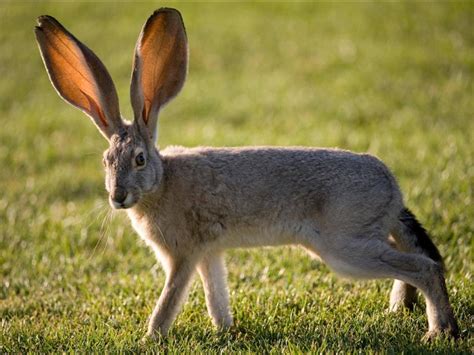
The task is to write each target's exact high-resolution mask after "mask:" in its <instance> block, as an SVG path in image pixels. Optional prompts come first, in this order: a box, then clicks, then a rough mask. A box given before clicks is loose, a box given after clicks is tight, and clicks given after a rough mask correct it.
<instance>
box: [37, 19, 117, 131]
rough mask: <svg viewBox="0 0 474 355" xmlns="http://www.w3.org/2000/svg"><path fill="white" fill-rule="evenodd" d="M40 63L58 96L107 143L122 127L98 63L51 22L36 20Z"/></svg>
mask: <svg viewBox="0 0 474 355" xmlns="http://www.w3.org/2000/svg"><path fill="white" fill-rule="evenodd" d="M35 34H36V40H37V42H38V45H39V49H40V52H41V56H42V58H43V62H44V64H45V66H46V70H47V72H48V75H49V78H50V80H51V83H52V84H53V86H54V88H55V89H56V91H57V92H58V94H59V95H60V96H61V97H62V98H63V99H64V100H66V101H67V102H69V103H70V104H72V105H73V106H76V107H77V108H79V109H80V110H82V111H83V112H84V113H86V114H87V115H88V116H90V117H91V118H92V120H93V122H94V123H95V124H96V125H97V127H98V128H99V130H100V131H101V133H102V134H103V135H104V136H105V137H106V138H107V139H110V137H111V136H112V134H114V133H118V132H119V130H120V129H121V128H122V127H123V122H122V119H121V117H120V109H119V102H118V96H117V91H116V90H115V86H114V83H113V81H112V78H111V77H110V74H109V73H108V71H107V69H106V68H105V66H104V64H102V62H101V61H100V59H99V58H98V57H97V56H96V55H95V54H94V52H92V51H91V50H90V49H89V48H87V47H86V46H85V45H84V44H83V43H81V42H80V41H79V40H77V39H76V38H75V37H74V36H73V35H72V34H71V33H70V32H69V31H68V30H66V29H65V28H64V27H63V26H62V25H61V24H60V23H59V22H58V21H57V20H56V19H55V18H53V17H51V16H40V17H39V18H38V26H36V28H35Z"/></svg>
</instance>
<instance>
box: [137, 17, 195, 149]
mask: <svg viewBox="0 0 474 355" xmlns="http://www.w3.org/2000/svg"><path fill="white" fill-rule="evenodd" d="M187 67H188V41H187V38H186V31H185V29H184V24H183V19H182V18H181V14H180V13H179V12H178V11H177V10H175V9H169V8H162V9H159V10H157V11H155V12H154V13H153V14H152V15H151V16H150V17H149V18H148V20H147V21H146V23H145V25H144V26H143V29H142V32H141V33H140V36H139V37H138V41H137V45H136V48H135V57H134V62H133V73H132V84H131V87H130V96H131V100H132V106H133V112H134V115H135V124H138V127H139V129H140V131H141V132H143V134H145V135H147V136H148V138H150V139H151V140H152V141H153V142H154V141H155V140H156V134H157V133H156V128H157V127H156V126H157V120H158V112H159V111H160V109H161V108H162V107H163V105H165V104H166V103H167V102H168V101H169V100H171V99H172V98H173V97H175V96H176V95H177V94H178V93H179V91H180V90H181V88H182V87H183V84H184V81H185V79H186V72H187Z"/></svg>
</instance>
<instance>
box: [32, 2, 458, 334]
mask: <svg viewBox="0 0 474 355" xmlns="http://www.w3.org/2000/svg"><path fill="white" fill-rule="evenodd" d="M178 14H179V13H178ZM163 16H171V17H166V19H167V21H162V22H159V21H161V20H163ZM180 21H181V17H180V16H178V15H177V11H176V10H171V9H166V10H159V11H157V12H155V13H154V14H153V15H152V17H150V19H149V20H148V21H147V24H146V26H145V27H144V29H143V31H142V33H141V35H140V37H139V43H138V44H137V51H136V58H135V62H136V63H139V65H137V64H136V65H135V69H134V75H133V77H134V84H133V85H132V94H131V97H132V98H133V100H134V101H135V103H134V108H135V121H134V123H132V124H130V123H127V122H125V121H123V122H122V124H120V125H115V126H116V127H118V128H117V129H116V132H115V133H113V134H112V135H106V137H107V138H108V139H109V142H110V147H109V149H108V150H107V151H106V152H105V153H104V163H105V166H106V188H107V190H108V191H109V193H110V202H111V205H112V207H114V208H125V209H126V212H127V214H128V216H129V218H130V220H131V222H132V225H133V227H134V229H135V230H136V231H137V232H138V234H139V235H140V236H141V237H142V238H143V239H144V240H145V241H146V242H147V243H148V244H149V245H150V246H151V247H152V248H153V250H154V251H155V253H156V255H157V258H158V259H159V261H160V262H161V264H162V265H163V268H164V270H165V272H166V282H165V285H164V288H163V291H162V293H161V296H160V298H159V300H158V302H157V304H156V307H155V309H154V311H153V314H152V316H151V319H150V323H149V327H148V335H149V336H155V335H156V334H158V333H159V334H166V333H167V331H168V329H169V328H170V326H171V325H172V323H173V321H174V319H175V317H176V315H177V314H178V312H179V310H180V307H181V304H182V303H183V302H184V300H185V298H186V295H187V289H188V286H189V284H190V281H191V279H192V277H193V274H194V272H195V270H197V271H198V273H199V275H200V277H201V279H202V282H203V286H204V290H205V296H206V304H207V307H208V310H209V314H210V315H211V317H212V319H213V322H214V324H215V325H216V326H217V327H219V328H226V327H229V326H231V325H232V315H231V313H230V307H229V294H228V290H227V282H226V269H225V264H224V259H223V253H224V251H225V250H226V249H228V248H239V247H257V246H276V245H300V246H302V247H303V248H305V249H306V250H307V251H308V252H310V253H311V254H312V255H313V256H318V257H319V258H320V259H322V260H323V261H324V262H325V263H327V264H328V265H329V267H330V268H331V269H333V270H334V271H336V272H337V273H339V274H341V275H345V276H349V277H356V278H392V279H396V280H398V281H395V284H394V288H393V290H392V294H391V302H390V303H391V305H390V308H391V309H392V310H396V309H398V308H399V306H402V305H409V304H411V302H412V301H413V299H414V295H415V287H416V288H418V289H419V290H420V291H421V292H422V293H423V295H424V297H425V298H426V301H427V313H428V322H429V332H428V334H427V336H426V337H427V338H431V337H433V336H436V335H437V334H439V333H442V332H447V333H449V334H451V335H456V333H457V325H456V321H455V318H454V316H453V312H452V309H451V306H450V304H449V300H448V295H447V291H446V286H445V283H444V276H443V270H442V268H441V266H440V265H439V264H438V263H436V262H435V261H433V260H431V259H429V258H428V257H426V256H425V255H423V251H422V250H419V249H417V248H414V247H412V246H413V245H415V244H416V243H411V242H410V238H414V236H413V235H411V234H409V233H408V232H407V231H406V228H404V226H403V225H401V224H400V223H401V222H400V220H399V215H400V211H402V210H403V209H404V204H403V200H402V194H401V192H400V190H399V188H398V185H397V183H396V181H395V178H394V177H393V176H392V174H391V173H390V171H389V170H388V168H387V167H386V166H385V165H384V164H383V163H382V162H381V161H380V160H379V159H377V158H375V157H373V156H371V155H368V154H355V153H351V152H348V151H344V150H337V149H332V150H331V149H313V148H302V147H294V148H278V147H246V148H208V147H198V148H191V149H188V148H183V147H170V148H167V149H165V150H163V151H161V152H160V151H158V149H157V148H156V147H155V145H154V137H155V130H156V118H154V117H151V116H150V117H148V116H147V115H148V114H150V115H152V116H153V115H155V114H157V112H158V111H159V109H160V108H161V106H162V104H164V103H165V102H167V101H168V100H169V99H170V98H172V97H173V96H174V95H176V93H177V91H179V89H180V88H181V86H182V84H183V82H184V78H185V72H183V70H184V71H185V70H186V67H185V65H183V63H186V61H187V50H185V48H187V43H186V39H185V36H184V39H183V34H184V27H182V28H181V29H180V26H183V25H182V22H180ZM160 23H163V24H164V25H163V26H162V27H160V26H161V25H160ZM170 23H171V24H172V25H168V24H170ZM166 26H171V27H169V28H168V27H166ZM150 28H158V29H159V31H158V32H159V33H160V35H163V36H165V37H166V36H170V33H179V36H180V37H179V38H181V39H179V38H178V39H176V41H178V43H177V44H174V45H173V46H169V47H168V50H167V52H166V54H160V53H161V52H157V53H156V54H153V53H152V52H147V53H146V55H144V56H143V57H142V53H141V48H142V47H141V46H140V43H141V42H140V41H142V39H143V38H147V39H148V40H150V41H152V42H151V43H153V37H152V36H153V35H154V34H153V33H148V32H147V31H151V30H150ZM170 28H172V30H170ZM176 31H177V32H176ZM166 40H167V41H168V42H169V43H174V42H173V38H168V37H167V38H166ZM158 42H159V41H158ZM168 42H166V43H168ZM43 45H44V44H43ZM147 45H148V44H147ZM82 46H83V45H82V44H81V46H80V48H83V47H82ZM84 47H85V46H84ZM158 47H159V46H158ZM40 48H41V49H42V47H41V46H40ZM86 48H87V47H86ZM143 48H144V50H145V49H146V48H147V46H144V47H143ZM153 55H156V56H160V55H166V56H170V57H169V58H168V57H165V58H164V59H163V58H162V61H161V62H160V63H165V64H163V65H162V66H161V67H162V69H160V70H163V71H170V72H173V73H175V72H176V73H178V75H176V76H174V75H173V76H170V75H161V74H162V73H160V72H159V70H157V72H156V73H155V75H156V76H157V78H156V80H155V81H153V80H149V81H147V82H146V85H144V86H143V87H140V83H141V82H142V81H141V79H140V78H142V75H143V73H142V72H141V70H142V69H141V68H142V66H143V67H147V62H146V60H150V57H151V58H153ZM174 56H177V57H178V58H177V60H176V61H174ZM183 56H186V58H184V57H183ZM145 57H146V58H148V59H146V58H145ZM86 59H87V58H86ZM185 59H186V60H185ZM175 62H176V63H178V64H176V65H174V64H173V63H175ZM48 63H49V62H48ZM170 63H171V64H170ZM50 65H53V66H54V63H53V64H50ZM160 65H161V64H160ZM161 67H160V68H161ZM165 74H166V73H165ZM99 76H100V75H99ZM163 78H164V79H163ZM160 80H161V81H164V82H161V81H160ZM162 87H166V88H167V89H166V90H165V91H162V90H161V89H160V88H162ZM146 97H148V98H150V99H149V101H146V99H145V98H146ZM150 100H151V101H150ZM144 102H145V103H146V102H148V103H150V102H153V103H154V104H153V105H155V106H153V105H151V104H149V107H151V109H148V111H147V110H146V109H145V110H143V109H142V107H144V106H143V103H144ZM156 105H157V106H156ZM117 110H118V108H117ZM117 112H118V111H117ZM150 112H151V113H150ZM115 126H114V127H115ZM99 129H100V126H99ZM139 154H143V157H144V158H145V161H146V164H145V165H143V166H138V165H137V164H138V163H137V156H138V155H139ZM125 197H126V198H125ZM391 234H392V243H395V246H396V247H397V249H399V250H397V249H395V248H393V247H392V246H390V244H389V236H390V235H391Z"/></svg>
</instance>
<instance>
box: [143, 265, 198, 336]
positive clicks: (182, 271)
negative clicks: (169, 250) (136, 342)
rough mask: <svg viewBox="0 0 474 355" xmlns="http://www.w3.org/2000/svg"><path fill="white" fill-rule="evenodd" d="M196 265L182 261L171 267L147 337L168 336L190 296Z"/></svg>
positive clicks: (151, 319) (152, 316) (149, 325)
mask: <svg viewBox="0 0 474 355" xmlns="http://www.w3.org/2000/svg"><path fill="white" fill-rule="evenodd" d="M193 272H194V264H192V263H191V262H189V261H185V260H181V261H179V262H172V263H171V265H169V268H168V270H167V275H166V282H165V285H164V287H163V290H162V291H161V295H160V298H159V299H158V302H157V303H156V306H155V309H154V310H153V313H152V315H151V318H150V322H149V324H148V332H147V336H149V337H154V336H155V335H156V334H161V335H166V334H167V333H168V330H169V328H170V327H171V325H172V323H173V321H174V320H175V318H176V316H177V314H178V312H179V311H180V309H181V306H182V304H183V302H184V300H185V299H186V297H187V294H188V288H189V287H188V286H189V283H190V280H191V277H192V275H193Z"/></svg>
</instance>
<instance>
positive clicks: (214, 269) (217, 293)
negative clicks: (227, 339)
mask: <svg viewBox="0 0 474 355" xmlns="http://www.w3.org/2000/svg"><path fill="white" fill-rule="evenodd" d="M197 270H198V272H199V275H200V276H201V280H202V284H203V286H204V294H205V296H206V305H207V310H208V312H209V315H210V316H211V317H212V321H213V323H214V325H215V326H216V327H217V328H220V329H223V328H229V327H230V326H231V325H232V322H233V320H232V314H231V313H230V310H229V291H228V289H227V271H226V268H225V264H224V258H223V256H222V255H221V254H216V255H207V256H206V257H205V258H204V259H203V260H201V261H200V262H199V263H198V265H197Z"/></svg>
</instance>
